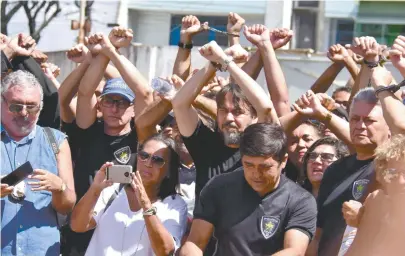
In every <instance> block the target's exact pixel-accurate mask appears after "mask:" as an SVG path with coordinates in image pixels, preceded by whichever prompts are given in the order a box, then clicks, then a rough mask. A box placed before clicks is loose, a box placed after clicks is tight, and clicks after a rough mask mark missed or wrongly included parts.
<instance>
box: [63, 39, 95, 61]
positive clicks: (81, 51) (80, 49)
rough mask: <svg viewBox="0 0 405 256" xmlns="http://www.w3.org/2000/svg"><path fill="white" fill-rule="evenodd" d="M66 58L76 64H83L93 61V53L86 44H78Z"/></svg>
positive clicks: (70, 50) (67, 53)
mask: <svg viewBox="0 0 405 256" xmlns="http://www.w3.org/2000/svg"><path fill="white" fill-rule="evenodd" d="M66 56H67V57H68V59H69V60H71V61H73V62H76V63H83V62H85V61H89V62H90V61H91V58H92V56H91V52H90V51H89V49H88V48H87V47H86V46H85V45H84V44H78V45H75V46H74V47H72V48H70V49H69V50H68V51H67V52H66Z"/></svg>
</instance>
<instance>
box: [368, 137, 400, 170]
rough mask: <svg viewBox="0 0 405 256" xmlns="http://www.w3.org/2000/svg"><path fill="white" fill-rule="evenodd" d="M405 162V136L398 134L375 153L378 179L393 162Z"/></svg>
mask: <svg viewBox="0 0 405 256" xmlns="http://www.w3.org/2000/svg"><path fill="white" fill-rule="evenodd" d="M400 160H405V135H404V134H398V135H395V136H393V137H392V138H391V139H390V140H388V141H386V142H385V143H384V144H382V145H381V146H379V147H378V148H377V149H376V151H375V159H374V163H375V167H376V173H377V177H378V176H379V175H381V174H382V172H383V171H384V170H385V169H386V167H387V164H388V163H389V162H391V161H400Z"/></svg>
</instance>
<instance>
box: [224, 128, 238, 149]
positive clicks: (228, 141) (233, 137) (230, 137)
mask: <svg viewBox="0 0 405 256" xmlns="http://www.w3.org/2000/svg"><path fill="white" fill-rule="evenodd" d="M240 135H241V133H240V132H239V131H232V132H228V131H223V132H222V137H223V139H224V143H225V145H227V146H229V145H238V146H239V144H240Z"/></svg>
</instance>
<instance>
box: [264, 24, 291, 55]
mask: <svg viewBox="0 0 405 256" xmlns="http://www.w3.org/2000/svg"><path fill="white" fill-rule="evenodd" d="M293 34H294V33H293V31H292V30H290V29H288V28H276V29H272V30H271V31H270V41H271V44H272V45H273V48H274V50H275V49H278V48H281V47H283V46H284V45H286V44H287V43H288V42H290V40H291V38H292V36H293Z"/></svg>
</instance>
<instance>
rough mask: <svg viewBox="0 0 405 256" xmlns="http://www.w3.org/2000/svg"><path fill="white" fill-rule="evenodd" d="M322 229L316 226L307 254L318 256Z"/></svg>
mask: <svg viewBox="0 0 405 256" xmlns="http://www.w3.org/2000/svg"><path fill="white" fill-rule="evenodd" d="M321 236H322V229H321V228H316V232H315V236H314V239H313V240H312V241H311V243H310V244H309V246H308V249H307V251H306V253H305V256H318V247H319V241H320V240H321Z"/></svg>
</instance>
